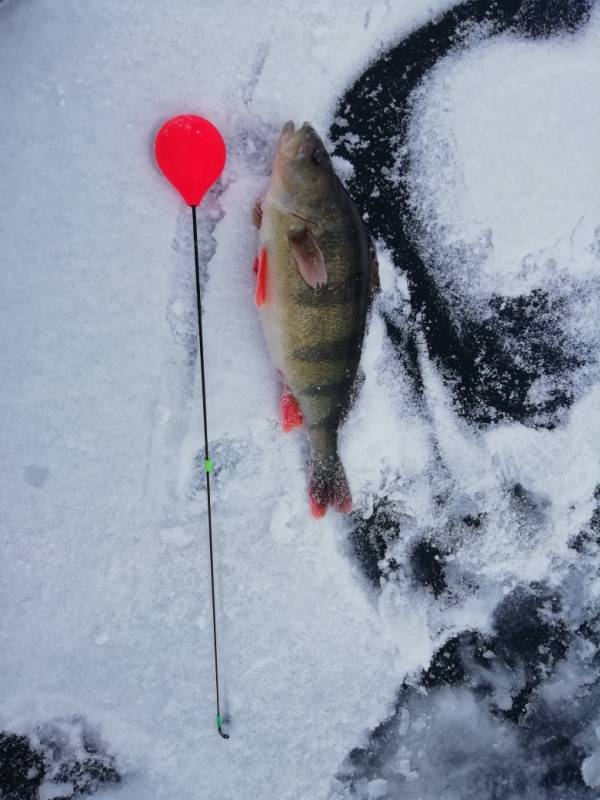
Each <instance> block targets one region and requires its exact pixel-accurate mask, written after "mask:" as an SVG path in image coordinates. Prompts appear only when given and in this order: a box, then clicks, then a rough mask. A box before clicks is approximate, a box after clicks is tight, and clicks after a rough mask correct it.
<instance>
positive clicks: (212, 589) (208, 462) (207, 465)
mask: <svg viewBox="0 0 600 800" xmlns="http://www.w3.org/2000/svg"><path fill="white" fill-rule="evenodd" d="M192 226H193V229H194V265H195V268H196V303H197V305H198V344H199V349H200V377H201V381H202V417H203V420H204V474H205V475H206V507H207V509H208V549H209V554H210V594H211V602H212V621H213V652H214V657H215V691H216V697H217V730H218V732H219V735H220V736H222V737H223V738H224V739H229V734H227V733H224V732H223V729H222V725H223V718H222V717H221V704H220V700H219V653H218V648H217V610H216V604H215V567H214V557H213V533H212V511H211V505H210V474H211V472H212V468H213V463H212V461H211V460H210V456H209V452H208V422H207V418H206V379H205V376H204V339H203V336H202V300H201V295H200V263H199V259H198V225H197V222H196V206H192Z"/></svg>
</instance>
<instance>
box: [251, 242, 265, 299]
mask: <svg viewBox="0 0 600 800" xmlns="http://www.w3.org/2000/svg"><path fill="white" fill-rule="evenodd" d="M268 271H269V258H268V255H267V250H266V248H265V247H261V249H260V252H259V254H258V268H257V273H256V294H255V295H254V299H255V302H256V307H257V308H260V307H261V306H262V305H264V304H265V303H266V302H267V273H268Z"/></svg>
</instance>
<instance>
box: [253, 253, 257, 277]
mask: <svg viewBox="0 0 600 800" xmlns="http://www.w3.org/2000/svg"><path fill="white" fill-rule="evenodd" d="M252 272H253V273H254V274H255V275H258V256H256V258H255V259H254V261H253V262H252Z"/></svg>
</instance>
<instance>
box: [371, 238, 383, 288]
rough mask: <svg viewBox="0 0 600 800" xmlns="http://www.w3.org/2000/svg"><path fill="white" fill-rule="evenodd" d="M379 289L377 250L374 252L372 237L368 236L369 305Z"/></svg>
mask: <svg viewBox="0 0 600 800" xmlns="http://www.w3.org/2000/svg"><path fill="white" fill-rule="evenodd" d="M380 289H381V281H380V280H379V261H378V260H377V250H375V243H374V242H373V237H372V236H371V235H370V234H369V303H370V304H371V303H372V302H373V300H374V299H375V295H376V294H377V293H378V292H379V291H380Z"/></svg>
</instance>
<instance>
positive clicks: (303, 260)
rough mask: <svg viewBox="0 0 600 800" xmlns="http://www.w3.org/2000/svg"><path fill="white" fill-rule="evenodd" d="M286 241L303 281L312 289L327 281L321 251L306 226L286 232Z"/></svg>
mask: <svg viewBox="0 0 600 800" xmlns="http://www.w3.org/2000/svg"><path fill="white" fill-rule="evenodd" d="M288 241H289V243H290V249H291V251H292V255H293V256H294V261H295V262H296V264H297V265H298V271H299V272H300V275H302V278H303V280H304V282H305V283H306V284H308V286H310V287H311V288H313V289H317V288H318V287H319V286H323V284H325V283H327V270H326V269H325V259H324V258H323V253H322V251H321V248H320V247H319V245H318V244H317V242H316V240H315V237H314V236H313V235H312V233H311V232H310V231H309V230H308V228H307V227H305V226H303V227H302V228H298V229H294V230H291V231H290V232H289V233H288Z"/></svg>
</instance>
